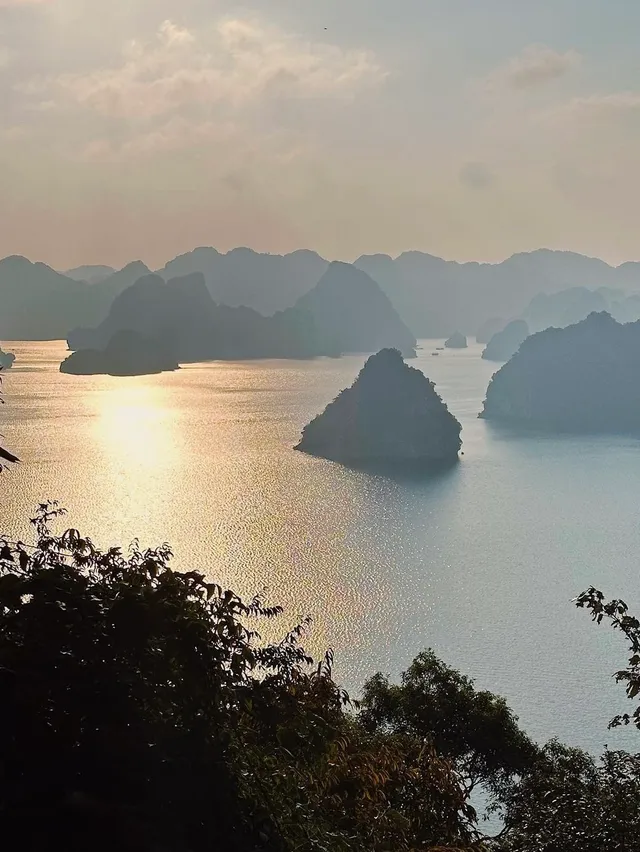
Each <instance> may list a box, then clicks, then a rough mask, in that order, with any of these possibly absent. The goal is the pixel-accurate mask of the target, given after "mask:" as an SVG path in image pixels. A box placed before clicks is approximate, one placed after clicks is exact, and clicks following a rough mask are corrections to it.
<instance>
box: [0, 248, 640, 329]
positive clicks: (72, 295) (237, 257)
mask: <svg viewBox="0 0 640 852" xmlns="http://www.w3.org/2000/svg"><path fill="white" fill-rule="evenodd" d="M353 265H354V266H355V267H356V268H357V269H360V270H361V271H362V272H365V273H366V274H367V275H369V276H370V278H372V279H373V280H374V281H375V282H377V283H378V284H379V285H380V288H381V289H382V291H383V292H384V293H385V294H386V295H387V296H388V298H389V299H390V300H391V303H392V305H393V306H394V308H395V309H396V311H397V312H398V314H399V316H400V318H401V319H402V320H403V321H404V323H405V324H406V325H407V326H408V327H409V329H410V330H411V332H412V333H413V334H414V335H415V336H416V337H448V336H449V335H451V334H452V333H453V332H454V331H455V330H456V329H457V330H459V331H460V332H462V333H463V334H465V335H475V333H476V331H478V329H479V328H480V327H481V326H482V325H483V323H485V322H486V321H487V320H489V319H491V318H493V317H505V318H516V317H520V316H521V315H522V314H523V312H524V311H525V309H526V308H527V306H528V305H529V303H530V302H531V300H532V299H533V298H534V297H535V296H538V295H539V294H541V293H542V294H545V293H546V294H555V293H558V292H559V291H562V290H569V289H573V288H585V289H588V290H594V291H595V290H601V289H602V288H608V289H611V290H624V291H625V296H628V295H629V294H634V293H636V292H638V293H640V263H638V262H628V263H623V264H621V265H620V266H618V267H613V266H610V265H609V264H607V263H605V262H604V261H602V260H599V259H597V258H590V257H585V256H584V255H580V254H576V253H573V252H559V251H550V250H547V249H539V250H537V251H533V252H529V253H522V254H516V255H513V256H512V257H510V258H508V259H507V260H505V261H503V262H502V263H497V264H488V263H473V262H471V263H458V262H456V261H447V260H443V259H442V258H439V257H435V256H433V255H429V254H425V253H423V252H418V251H410V252H405V253H403V254H401V255H400V256H399V257H397V258H395V259H393V258H391V257H389V256H388V255H383V254H377V255H363V256H362V257H360V258H358V260H357V261H355V264H353ZM328 268H329V261H328V260H326V259H324V258H322V257H321V256H320V255H318V254H317V253H316V252H313V251H307V250H300V251H295V252H292V253H291V254H285V255H277V254H273V255H272V254H260V253H258V252H255V251H253V250H251V249H248V248H237V249H233V250H232V251H230V252H227V253H226V254H222V253H220V252H218V251H217V250H216V249H214V248H206V247H202V248H197V249H194V251H192V252H188V253H186V254H183V255H180V256H179V257H176V258H175V259H174V260H172V261H170V262H169V263H168V264H167V265H166V266H165V267H164V268H163V269H162V270H160V273H159V274H160V275H161V276H162V278H164V280H169V279H171V278H176V277H184V276H185V275H188V274H192V273H195V272H200V273H202V275H203V276H204V279H205V282H206V286H207V289H208V290H209V293H210V294H211V296H212V297H213V299H214V301H215V302H217V303H218V304H223V305H228V306H230V307H240V306H243V307H247V308H253V309H254V310H256V311H258V312H259V313H261V314H263V315H270V314H273V313H276V312H277V311H281V310H285V309H286V308H290V307H293V305H295V303H296V302H297V301H298V299H300V298H301V297H303V296H305V295H306V294H307V293H308V292H309V291H310V290H311V289H312V288H313V287H315V285H316V284H317V283H318V281H319V280H320V278H321V277H322V276H323V275H324V274H325V272H326V271H327V269H328ZM92 270H93V272H94V273H95V274H97V275H98V277H99V278H100V280H97V279H92V280H93V283H87V280H86V279H87V277H88V276H89V275H91V274H92ZM96 270H97V272H96ZM108 270H109V268H108V267H90V266H85V267H79V268H78V269H76V270H71V271H70V272H71V275H72V276H73V277H69V276H68V275H63V274H61V273H59V272H56V271H55V270H53V269H51V267H49V266H47V265H46V264H42V263H31V261H29V260H27V259H26V258H18V257H8V258H5V259H4V260H2V261H0V337H3V338H5V339H8V340H11V339H32V340H33V339H35V340H37V339H41V340H42V339H56V338H64V337H66V335H67V333H68V332H69V330H70V329H72V328H74V327H77V326H95V325H97V324H99V323H100V322H101V321H102V320H103V319H104V318H105V317H106V316H107V314H108V311H109V308H110V306H111V304H112V302H113V300H114V299H115V298H116V297H117V296H118V295H119V294H120V293H121V292H123V290H125V289H126V288H127V287H128V286H130V285H131V284H132V283H134V282H135V280H137V278H139V277H141V276H142V275H145V274H148V273H149V271H150V270H149V269H148V267H147V266H145V264H143V263H142V262H141V261H135V262H134V263H132V264H128V265H127V266H126V267H125V268H124V269H122V270H120V271H118V272H114V273H112V274H107V273H108ZM103 274H105V275H106V277H104V278H102V277H101V276H102V275H103ZM82 276H84V277H82ZM76 278H80V280H75V279H76ZM631 307H632V306H631ZM631 307H630V309H631Z"/></svg>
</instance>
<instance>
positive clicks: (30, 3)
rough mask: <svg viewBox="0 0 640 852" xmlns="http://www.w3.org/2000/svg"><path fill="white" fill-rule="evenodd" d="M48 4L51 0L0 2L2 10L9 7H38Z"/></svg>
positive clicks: (9, 0)
mask: <svg viewBox="0 0 640 852" xmlns="http://www.w3.org/2000/svg"><path fill="white" fill-rule="evenodd" d="M48 2H49V0H0V9H4V8H6V7H8V6H37V5H39V4H41V3H48Z"/></svg>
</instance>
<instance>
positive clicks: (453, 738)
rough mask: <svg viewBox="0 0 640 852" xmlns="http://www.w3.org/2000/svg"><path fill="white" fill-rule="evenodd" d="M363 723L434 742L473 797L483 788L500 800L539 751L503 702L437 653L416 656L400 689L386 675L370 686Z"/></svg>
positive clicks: (364, 696)
mask: <svg viewBox="0 0 640 852" xmlns="http://www.w3.org/2000/svg"><path fill="white" fill-rule="evenodd" d="M360 718H361V720H362V722H363V724H364V725H365V727H366V728H367V729H368V730H373V731H388V732H397V733H403V734H408V735H411V736H416V737H419V738H421V739H423V740H425V741H428V742H431V743H433V745H434V747H435V749H436V751H437V752H438V754H441V755H443V756H445V757H448V758H450V759H451V760H453V761H454V764H455V766H456V768H457V770H458V772H460V774H461V775H462V777H463V778H464V779H465V785H466V790H467V793H468V794H470V793H471V792H472V791H473V789H474V787H475V786H476V785H477V784H479V783H481V784H483V785H484V786H485V787H487V788H488V789H489V790H490V791H491V792H492V793H493V794H494V795H498V794H499V793H500V792H501V791H502V789H503V788H504V786H505V784H508V783H510V782H511V780H512V779H513V778H514V776H516V775H518V774H520V773H522V772H524V771H525V770H527V768H528V767H529V766H530V765H531V763H532V760H533V759H534V757H535V755H536V751H537V750H536V747H535V745H534V744H533V743H532V742H531V740H530V739H529V738H528V737H527V735H526V734H525V733H524V732H523V731H522V730H521V729H520V728H519V727H518V724H517V722H518V720H517V717H516V716H514V714H513V713H512V712H511V710H510V709H509V707H508V706H507V703H506V702H505V700H504V699H503V698H500V697H498V696H496V695H493V694H492V693H490V692H481V691H478V690H476V688H475V686H474V683H473V681H472V680H470V679H469V678H468V677H465V676H464V675H461V674H460V673H459V672H457V671H456V670H455V669H452V668H450V667H449V666H447V665H446V664H445V663H443V662H442V661H441V660H439V659H438V658H437V657H436V655H435V654H434V653H433V651H431V650H429V651H424V652H423V653H421V654H419V655H418V656H417V657H416V659H415V660H414V661H413V663H412V664H411V666H410V667H409V668H408V670H407V671H406V672H404V673H403V675H402V679H401V683H400V684H399V685H395V684H391V683H390V682H389V679H388V678H387V677H385V676H384V675H382V674H377V675H375V676H374V677H372V678H371V679H370V680H369V681H367V683H366V684H365V687H364V695H363V699H362V711H361V716H360Z"/></svg>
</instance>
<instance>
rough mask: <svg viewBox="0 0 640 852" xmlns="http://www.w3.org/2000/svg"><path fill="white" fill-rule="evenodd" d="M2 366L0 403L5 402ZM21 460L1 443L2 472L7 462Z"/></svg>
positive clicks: (0, 460) (0, 466)
mask: <svg viewBox="0 0 640 852" xmlns="http://www.w3.org/2000/svg"><path fill="white" fill-rule="evenodd" d="M1 372H2V367H0V405H2V404H3V403H4V399H3V397H2V375H1ZM17 461H19V459H18V457H17V456H14V454H13V453H10V452H9V450H7V449H5V447H3V446H2V445H0V473H1V472H2V468H3V467H5V464H4V463H5V462H9V463H15V462H17Z"/></svg>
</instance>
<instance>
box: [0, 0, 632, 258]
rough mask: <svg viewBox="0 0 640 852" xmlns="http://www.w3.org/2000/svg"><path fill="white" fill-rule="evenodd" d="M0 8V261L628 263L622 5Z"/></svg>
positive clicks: (436, 2) (0, 1)
mask: <svg viewBox="0 0 640 852" xmlns="http://www.w3.org/2000/svg"><path fill="white" fill-rule="evenodd" d="M478 6H479V4H472V3H470V2H468V0H398V2H397V3H396V4H394V5H393V9H392V6H391V4H390V3H389V2H386V3H385V2H382V0H352V1H351V2H350V3H349V4H344V3H339V2H338V0H326V2H324V3H322V4H317V3H311V2H308V0H296V2H294V0H272V2H271V3H269V4H268V6H267V5H266V4H264V3H262V4H260V3H255V2H254V3H247V4H245V3H240V4H239V3H232V2H230V0H216V2H210V0H209V2H205V0H182V2H177V0H111V2H110V3H109V5H108V7H107V6H105V7H104V11H100V10H99V9H98V11H96V4H95V3H89V0H40V2H38V0H0V69H1V70H2V74H1V76H0V99H1V102H2V104H3V110H2V115H1V117H0V166H1V168H2V182H1V183H0V189H1V190H2V191H1V193H0V226H1V227H0V256H5V255H10V254H23V255H26V256H27V257H29V258H31V259H33V260H41V261H44V262H46V263H49V264H50V265H51V266H53V267H55V268H57V269H68V268H71V267H74V266H77V265H80V264H85V263H105V264H109V265H112V266H115V267H121V266H123V265H125V264H126V263H127V262H128V261H131V260H133V259H136V258H140V259H142V260H144V261H145V262H146V263H148V264H149V265H150V266H151V267H153V268H158V267H160V266H162V265H163V264H164V263H165V262H166V261H167V260H169V259H170V258H171V257H174V256H175V255H177V254H180V253H182V252H186V251H190V250H191V249H192V248H193V247H194V246H196V245H215V246H216V247H217V248H218V249H219V250H221V251H226V250H228V249H230V248H233V247H234V246H242V245H248V246H251V247H252V248H254V249H255V250H257V251H269V252H273V253H284V252H288V251H292V250H295V249H298V248H301V247H306V248H310V249H314V250H316V251H318V252H319V253H320V254H321V255H323V256H324V257H327V258H330V259H333V258H338V259H344V260H353V259H354V258H356V257H358V256H359V255H361V254H364V253H374V252H383V253H387V254H390V255H393V256H395V255H398V254H400V253H401V252H403V251H405V250H412V249H415V250H421V251H426V252H429V253H432V254H435V255H438V256H441V257H445V258H448V259H456V260H460V261H465V260H479V261H492V262H495V261H500V260H502V259H504V258H505V257H508V256H509V255H511V254H513V253H516V252H519V251H529V250H533V249H536V248H538V247H540V246H545V247H548V248H551V249H562V250H571V251H576V252H580V253H583V254H587V255H590V256H596V257H601V258H603V259H604V260H606V261H608V262H610V263H613V264H619V263H621V262H624V261H626V260H634V259H638V258H640V250H639V249H638V245H637V232H638V230H639V228H640V209H639V208H638V206H637V201H636V200H637V197H638V194H639V190H640V161H638V158H637V146H638V142H639V141H640V140H639V138H638V137H639V136H640V78H639V75H638V70H639V69H638V58H637V49H636V47H637V45H636V41H637V32H638V28H639V27H640V6H639V5H638V4H632V3H631V2H629V0H609V2H605V0H584V2H582V3H581V4H580V14H579V16H578V17H576V4H575V2H574V1H573V0H554V2H551V0H541V2H539V3H537V4H535V6H534V4H527V5H526V6H525V5H524V4H518V8H517V9H516V8H515V4H513V3H510V2H508V0H486V2H485V3H483V4H482V9H480V8H478Z"/></svg>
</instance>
